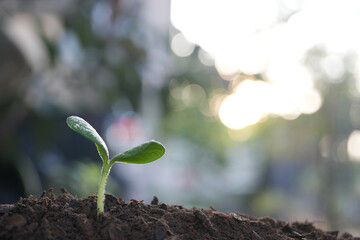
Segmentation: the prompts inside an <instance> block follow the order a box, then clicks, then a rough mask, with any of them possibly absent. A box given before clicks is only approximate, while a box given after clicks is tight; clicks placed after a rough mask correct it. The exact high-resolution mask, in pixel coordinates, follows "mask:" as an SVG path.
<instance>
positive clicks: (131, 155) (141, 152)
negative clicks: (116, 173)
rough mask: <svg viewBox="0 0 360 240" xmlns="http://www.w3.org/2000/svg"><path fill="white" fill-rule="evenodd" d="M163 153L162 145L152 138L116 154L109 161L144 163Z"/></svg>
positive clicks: (157, 157) (155, 158)
mask: <svg viewBox="0 0 360 240" xmlns="http://www.w3.org/2000/svg"><path fill="white" fill-rule="evenodd" d="M164 153H165V148H164V146H163V145H162V144H161V143H159V142H157V141H154V140H151V141H149V142H146V143H143V144H141V145H140V146H137V147H134V148H132V149H130V150H128V151H125V152H123V153H120V154H119V155H116V156H115V157H114V158H113V159H112V160H111V162H112V163H114V162H124V163H133V164H144V163H149V162H153V161H155V160H157V159H159V158H160V157H161V156H162V155H164Z"/></svg>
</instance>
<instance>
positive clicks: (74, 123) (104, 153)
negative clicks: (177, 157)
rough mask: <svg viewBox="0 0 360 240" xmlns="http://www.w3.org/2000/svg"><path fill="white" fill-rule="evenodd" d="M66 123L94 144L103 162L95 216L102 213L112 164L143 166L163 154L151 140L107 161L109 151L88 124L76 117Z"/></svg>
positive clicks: (163, 151)
mask: <svg viewBox="0 0 360 240" xmlns="http://www.w3.org/2000/svg"><path fill="white" fill-rule="evenodd" d="M66 122H67V124H68V125H69V127H70V128H71V129H73V130H74V131H76V132H78V133H80V134H81V135H82V136H84V137H86V138H87V139H89V140H91V141H92V142H94V143H95V145H96V148H97V150H98V152H99V155H100V157H101V159H102V160H103V166H102V169H101V176H100V183H99V188H98V192H97V215H99V213H101V212H104V200H105V185H106V179H107V177H108V175H109V172H110V169H111V167H112V165H114V163H116V162H124V163H133V164H145V163H149V162H152V161H155V160H157V159H159V158H160V157H161V156H162V155H164V153H165V148H164V146H163V145H162V144H161V143H159V142H157V141H154V140H151V141H148V142H145V143H143V144H141V145H139V146H137V147H134V148H132V149H130V150H128V151H125V152H123V153H120V154H118V155H116V156H115V157H113V158H112V159H109V151H108V148H107V146H106V144H105V142H104V140H103V139H102V138H101V137H100V135H99V134H98V133H97V132H96V130H95V129H94V128H93V127H92V126H91V125H90V124H89V123H88V122H86V121H85V120H84V119H82V118H80V117H77V116H70V117H68V118H67V119H66Z"/></svg>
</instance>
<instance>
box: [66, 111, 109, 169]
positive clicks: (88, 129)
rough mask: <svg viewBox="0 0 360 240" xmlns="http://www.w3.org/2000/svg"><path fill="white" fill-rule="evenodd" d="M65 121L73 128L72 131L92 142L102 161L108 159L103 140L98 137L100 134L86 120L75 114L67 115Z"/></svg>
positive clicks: (107, 151)
mask: <svg viewBox="0 0 360 240" xmlns="http://www.w3.org/2000/svg"><path fill="white" fill-rule="evenodd" d="M66 122H67V124H68V125H69V127H70V128H71V129H73V130H74V131H76V132H78V133H80V134H81V135H82V136H84V137H86V138H87V139H89V140H91V141H92V142H94V143H95V145H96V148H97V150H98V152H99V155H100V157H101V159H102V160H103V161H104V162H107V161H108V159H109V150H108V149H107V146H106V144H105V142H104V140H103V139H102V138H101V137H100V135H99V134H98V133H97V132H96V130H95V129H94V128H93V127H92V126H91V125H90V124H89V123H88V122H86V121H85V120H84V119H82V118H80V117H77V116H70V117H68V118H67V119H66Z"/></svg>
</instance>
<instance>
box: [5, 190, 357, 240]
mask: <svg viewBox="0 0 360 240" xmlns="http://www.w3.org/2000/svg"><path fill="white" fill-rule="evenodd" d="M62 192H63V194H61V195H59V196H55V194H54V193H53V191H52V190H51V189H50V190H49V191H48V192H45V191H44V192H43V193H42V194H41V196H39V197H35V196H32V195H31V196H30V197H28V198H21V199H20V200H19V202H18V203H16V204H3V205H0V239H112V240H113V239H126V240H127V239H156V240H160V239H168V240H182V239H196V240H197V239H246V240H261V239H264V240H272V239H274V240H282V239H303V240H305V239H306V240H310V239H326V240H332V239H357V240H360V238H355V237H352V236H351V235H350V234H347V233H345V234H342V235H341V236H339V234H338V232H337V231H334V232H324V231H322V230H319V229H316V228H315V227H314V226H313V225H312V223H310V222H303V223H300V222H293V223H287V222H284V221H279V220H275V219H272V218H254V217H249V216H246V215H243V214H240V213H223V212H219V211H216V210H215V209H209V210H204V209H197V208H192V209H187V208H184V207H182V206H179V205H166V204H164V203H160V202H159V200H158V199H157V197H154V199H153V200H152V202H151V204H146V203H143V202H142V201H140V202H139V201H136V200H131V201H130V202H129V203H125V202H124V201H123V200H122V199H121V198H120V199H119V198H116V197H114V196H112V195H106V201H105V213H103V214H100V215H99V217H98V218H97V216H96V196H89V197H87V198H80V199H79V198H75V197H73V196H72V195H71V194H69V193H68V192H67V191H66V190H64V189H62Z"/></svg>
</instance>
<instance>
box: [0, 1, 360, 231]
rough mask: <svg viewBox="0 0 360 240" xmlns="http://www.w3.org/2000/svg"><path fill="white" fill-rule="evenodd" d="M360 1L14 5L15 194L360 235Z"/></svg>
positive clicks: (2, 183)
mask: <svg viewBox="0 0 360 240" xmlns="http://www.w3.org/2000/svg"><path fill="white" fill-rule="evenodd" d="M359 24H360V2H359V1H355V0H346V1H340V0H338V1H336V0H335V1H324V0H318V1H306V0H286V1H285V0H255V1H254V0H252V1H250V0H241V1H240V0H229V1H225V2H224V1H220V0H211V1H209V0H196V1H190V0H172V1H161V0H153V1H145V0H137V1H134V0H76V1H70V0H63V1H56V0H32V1H25V0H2V1H0V114H1V115H0V149H1V151H0V203H12V202H16V201H17V200H18V199H19V197H26V196H28V195H29V194H33V195H37V194H39V193H41V191H42V190H45V189H48V188H50V187H53V188H55V191H56V192H57V193H59V192H60V191H59V188H60V187H61V186H64V187H65V188H67V190H68V191H69V192H70V193H71V194H73V195H75V196H78V197H85V196H87V195H91V194H93V193H95V192H96V191H97V184H98V181H99V174H100V168H101V159H100V157H99V156H98V154H97V152H96V148H95V147H94V145H93V143H92V142H90V141H88V140H87V139H85V138H83V137H81V136H80V135H79V134H77V133H75V132H73V131H72V130H70V129H69V128H68V127H67V125H66V122H65V120H66V117H67V116H69V115H78V116H81V117H83V118H84V119H86V120H87V121H88V122H89V123H91V124H92V125H93V126H94V127H95V128H96V129H97V130H98V132H99V133H100V135H101V136H103V138H104V140H105V141H106V142H107V144H108V146H109V149H110V155H111V156H114V155H115V154H117V153H119V152H121V151H124V150H127V149H128V148H130V147H133V146H135V145H137V144H139V143H141V142H143V141H146V140H149V139H156V140H158V141H161V142H162V143H163V144H164V145H165V147H166V150H167V151H166V154H165V156H164V157H163V158H162V159H160V160H158V161H156V162H153V163H151V164H147V165H143V166H139V165H136V166H134V165H127V164H118V165H115V166H114V167H113V169H112V171H111V174H110V179H109V182H108V185H107V190H108V192H110V193H112V194H114V195H116V196H118V197H123V198H124V199H125V200H126V201H128V200H129V199H130V198H135V199H139V200H141V199H143V200H145V202H149V201H151V199H152V197H153V195H157V196H158V197H159V199H160V201H162V202H165V203H167V204H183V205H185V206H186V207H192V206H196V207H200V208H201V207H202V208H209V206H213V207H215V208H216V209H218V210H221V211H225V212H226V211H239V212H242V213H247V214H250V215H253V216H272V217H276V218H281V219H284V220H288V221H295V220H300V221H303V220H309V221H312V222H315V224H316V225H317V226H318V227H321V228H323V229H332V230H337V229H338V230H341V231H348V232H350V233H352V234H354V235H357V236H359V235H360V231H359V226H360V58H359V57H360V32H359V31H358V30H357V29H358V27H359Z"/></svg>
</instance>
